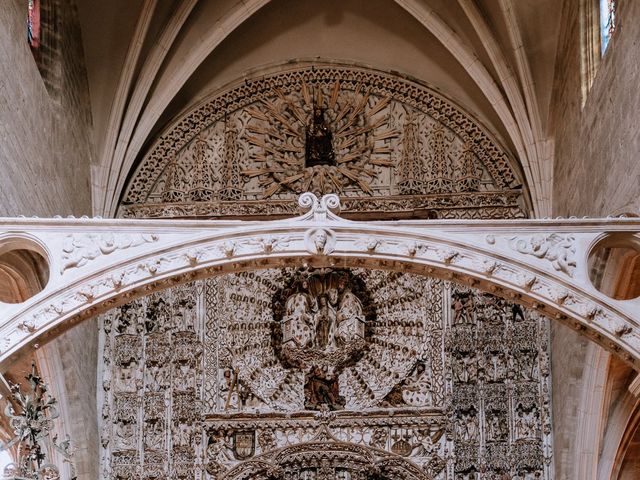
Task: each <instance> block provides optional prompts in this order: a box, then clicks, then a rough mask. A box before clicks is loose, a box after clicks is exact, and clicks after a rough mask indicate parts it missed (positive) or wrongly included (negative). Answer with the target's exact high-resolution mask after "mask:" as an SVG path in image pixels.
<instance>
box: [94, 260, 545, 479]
mask: <svg viewBox="0 0 640 480" xmlns="http://www.w3.org/2000/svg"><path fill="white" fill-rule="evenodd" d="M101 323H102V334H101V344H102V351H103V365H102V375H103V393H104V395H103V402H102V471H103V477H104V478H109V479H120V478H121V479H124V478H127V479H129V478H141V479H142V478H149V479H151V478H154V479H160V478H163V479H164V478H189V479H192V478H193V479H215V478H229V479H241V478H246V479H249V478H250V479H312V478H313V479H334V478H336V479H337V478H340V479H373V478H376V479H381V478H383V479H396V478H403V479H404V478H416V479H429V478H433V479H454V478H455V479H457V478H474V479H476V478H477V479H480V478H487V479H489V478H531V479H533V478H544V479H550V478H551V471H550V469H549V460H550V456H551V443H550V435H551V426H550V418H549V415H550V413H549V412H550V405H549V401H550V400H549V399H550V394H549V390H548V388H549V371H548V354H547V347H548V340H547V321H546V320H545V319H543V318H539V317H538V315H537V314H536V313H535V312H530V311H525V310H522V309H521V308H520V307H518V306H517V305H514V304H511V303H508V302H506V301H504V300H502V299H499V298H496V297H493V296H491V295H486V294H482V293H480V292H477V291H475V290H470V289H467V288H463V287H459V286H457V285H454V284H450V283H448V282H443V281H441V280H437V279H430V278H426V277H421V276H416V275H409V274H402V273H391V272H385V271H378V270H363V269H351V270H349V269H315V270H305V269H298V270H294V269H272V270H263V271H259V272H246V273H239V274H234V275H224V276H220V277H214V278H210V279H207V280H203V281H199V282H196V283H194V284H189V285H185V286H181V287H176V288H174V289H172V290H169V291H165V292H162V293H160V294H154V295H151V296H149V297H146V298H144V299H142V300H138V301H135V302H132V303H130V304H128V305H125V306H123V307H120V308H118V309H115V310H113V311H111V312H109V313H108V314H106V315H104V316H103V317H102V320H101Z"/></svg>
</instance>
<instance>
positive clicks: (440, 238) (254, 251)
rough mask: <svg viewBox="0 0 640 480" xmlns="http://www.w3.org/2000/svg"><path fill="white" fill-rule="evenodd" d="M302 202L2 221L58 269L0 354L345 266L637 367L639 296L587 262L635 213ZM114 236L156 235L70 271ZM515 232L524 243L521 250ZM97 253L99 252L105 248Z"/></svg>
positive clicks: (633, 224) (9, 318) (0, 233)
mask: <svg viewBox="0 0 640 480" xmlns="http://www.w3.org/2000/svg"><path fill="white" fill-rule="evenodd" d="M304 198H307V200H304V202H303V203H304V204H305V206H307V208H310V207H314V208H312V209H310V210H309V212H308V213H306V214H304V215H302V216H300V217H296V218H291V219H285V220H277V221H269V222H257V221H253V222H239V221H220V222H211V221H207V222H202V221H189V220H185V221H182V222H180V223H176V222H166V221H161V220H160V221H151V220H145V221H131V220H102V219H5V220H2V221H0V242H5V241H12V240H11V239H12V238H13V237H12V236H13V235H15V236H18V237H20V239H21V240H20V241H23V240H22V239H23V238H27V237H28V238H32V239H33V240H34V242H37V243H38V245H40V246H42V248H43V249H44V250H46V256H47V259H48V260H49V261H50V271H51V275H50V280H49V283H48V284H47V285H46V287H45V288H44V290H43V291H42V292H40V293H39V294H38V295H36V296H34V297H32V298H30V299H29V300H27V301H26V302H23V303H21V304H11V305H8V304H3V305H0V312H1V314H2V317H1V318H2V322H1V323H0V338H1V339H2V341H0V350H1V352H0V359H1V360H2V361H6V360H8V359H9V357H10V356H11V355H12V354H13V353H15V352H17V351H18V350H19V349H20V348H22V347H24V346H26V345H28V344H30V343H34V342H36V341H37V340H38V338H39V337H41V336H44V335H46V334H47V333H49V332H52V331H54V330H55V331H61V330H64V328H65V326H68V325H72V324H73V323H74V322H77V321H79V320H81V319H83V318H87V317H89V316H94V315H96V314H97V313H99V312H100V311H104V310H107V309H109V308H112V307H113V306H116V305H118V304H122V303H124V302H127V301H129V300H131V299H133V298H136V297H139V296H144V295H148V294H149V293H152V292H153V291H155V290H159V289H165V288H168V287H171V286H174V285H175V284H176V283H182V282H187V281H191V280H194V279H196V278H199V277H207V276H212V275H217V274H222V273H225V272H227V273H230V272H238V271H243V270H248V269H256V268H269V267H279V266H304V265H308V266H313V267H332V266H337V265H341V266H343V267H351V268H357V267H360V268H365V267H366V268H385V269H391V270H399V271H411V272H415V273H422V274H425V275H429V276H435V277H440V278H447V279H451V280H455V281H456V282H458V283H465V284H468V285H472V284H473V285H474V286H475V288H479V289H481V290H485V291H490V292H492V293H494V294H497V295H499V296H505V297H511V298H515V299H517V301H518V302H521V303H522V304H524V305H530V306H534V307H535V308H538V309H539V310H540V311H542V312H544V313H545V314H546V315H548V316H550V317H551V318H556V319H558V320H560V321H563V322H565V323H566V324H567V325H569V326H571V327H572V328H579V329H581V330H582V331H583V333H585V334H587V335H589V336H590V337H591V338H593V339H594V340H595V341H597V342H598V343H600V344H601V345H603V346H604V347H605V348H607V349H609V350H612V351H614V352H615V353H616V354H618V355H620V356H621V357H622V358H623V359H624V360H625V361H627V362H629V363H631V364H632V365H634V366H636V365H638V363H637V362H638V360H639V359H640V336H639V331H638V318H637V312H638V300H637V299H635V300H625V301H621V300H615V299H612V298H610V297H607V296H606V295H604V294H603V293H601V292H599V291H598V290H597V289H596V288H594V287H593V285H592V284H591V282H590V281H589V278H588V267H587V261H588V255H589V252H590V248H591V246H592V245H593V244H594V243H595V242H597V241H599V240H601V239H602V236H603V235H605V234H616V235H622V234H628V235H632V234H636V233H637V232H638V231H640V223H639V222H638V221H637V220H636V219H633V218H617V219H604V220H597V219H594V220H590V219H569V220H502V221H494V220H492V221H485V222H476V221H470V222H469V221H428V222H424V221H395V222H356V221H347V220H343V219H342V218H341V217H339V216H338V215H337V214H336V213H334V212H332V211H331V208H335V207H337V205H338V203H339V202H338V199H337V198H335V197H330V198H326V199H324V204H323V201H322V200H318V199H317V198H315V197H312V196H311V194H310V195H308V196H306V197H304ZM332 198H333V199H332ZM106 232H109V234H110V235H113V238H114V239H136V238H137V239H140V238H148V239H153V238H155V239H156V240H155V241H142V242H140V243H138V242H136V241H132V242H131V243H129V240H127V241H126V242H124V243H119V242H120V241H119V240H115V241H114V242H110V243H109V244H110V245H112V246H113V245H120V246H122V248H116V249H114V250H113V251H110V249H107V250H106V252H109V253H100V254H99V255H95V256H94V255H93V253H91V254H90V255H88V256H87V255H84V254H82V255H79V256H78V257H77V261H75V260H74V267H69V268H62V267H63V266H64V265H69V263H68V262H69V260H70V258H71V257H69V253H70V252H69V251H68V245H69V235H74V236H75V237H81V238H101V236H102V235H104V234H105V233H106ZM514 237H515V238H520V239H524V240H523V242H521V243H523V245H522V246H521V247H522V248H520V250H523V251H522V252H521V251H519V249H518V245H517V243H518V242H515V243H514ZM487 238H491V239H492V242H489V243H488V242H487V241H486V239H487ZM533 238H542V239H547V240H545V241H546V242H547V243H549V242H551V243H552V244H545V242H542V243H541V245H543V247H540V248H542V250H541V249H540V248H538V247H536V246H534V245H533V244H532V242H531V241H530V239H533ZM550 238H556V239H562V242H561V243H558V242H555V243H553V241H550V240H548V239H550ZM569 238H571V239H573V240H572V242H571V244H570V245H571V246H570V247H569V246H568V243H567V239H569ZM134 243H135V246H133V245H134ZM534 243H536V244H537V242H534ZM514 245H516V248H513V247H514ZM39 248H40V247H39ZM91 248H93V247H91ZM95 248H96V249H97V250H91V249H89V250H90V251H91V252H94V253H95V252H96V251H97V252H101V250H100V248H99V246H97V247H95ZM545 249H546V250H545ZM89 250H87V251H89ZM543 250H544V251H545V253H544V254H541V253H540V252H542V251H543ZM74 251H75V250H74ZM78 251H83V250H82V249H79V250H78ZM536 252H537V254H536ZM61 272H64V273H61Z"/></svg>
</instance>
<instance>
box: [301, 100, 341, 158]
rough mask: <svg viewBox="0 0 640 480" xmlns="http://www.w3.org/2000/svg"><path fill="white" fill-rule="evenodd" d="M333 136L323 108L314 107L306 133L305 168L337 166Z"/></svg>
mask: <svg viewBox="0 0 640 480" xmlns="http://www.w3.org/2000/svg"><path fill="white" fill-rule="evenodd" d="M335 164H336V159H335V154H334V152H333V134H332V133H331V129H330V128H329V126H328V125H327V121H326V119H325V112H324V109H323V108H322V107H317V106H316V107H314V109H313V116H312V119H311V122H310V123H309V125H308V127H307V131H306V141H305V166H306V167H315V166H316V165H335Z"/></svg>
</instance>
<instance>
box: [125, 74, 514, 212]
mask: <svg viewBox="0 0 640 480" xmlns="http://www.w3.org/2000/svg"><path fill="white" fill-rule="evenodd" d="M514 165H515V162H514V161H513V159H511V158H510V156H509V154H508V153H507V152H506V151H505V150H504V149H503V148H502V147H501V146H500V145H499V144H498V142H497V141H495V140H494V139H493V138H492V137H491V136H490V135H489V134H488V133H487V132H486V130H485V129H484V128H483V127H482V126H481V125H480V124H479V123H478V122H477V121H476V120H474V119H473V118H472V116H471V115H469V114H468V113H465V112H464V111H462V110H461V109H460V108H459V107H457V106H455V105H454V104H453V103H452V102H450V101H448V100H446V99H445V98H444V97H442V96H441V95H439V94H437V93H436V92H434V91H432V90H430V89H429V88H427V87H425V86H424V85H422V84H419V83H417V82H414V81H410V80H408V79H405V78H403V77H400V76H398V75H391V74H385V73H382V72H378V71H373V70H369V69H364V68H356V67H346V66H338V65H314V66H305V65H300V66H296V67H294V68H292V69H290V70H288V71H286V72H280V73H274V74H268V75H263V76H261V77H259V78H254V79H247V80H246V81H245V82H244V84H242V85H240V86H237V87H236V88H233V89H231V90H229V91H227V92H225V93H222V94H220V95H218V96H216V97H214V98H212V99H209V100H208V101H206V102H205V103H203V104H202V105H200V106H198V107H197V108H195V109H194V110H192V111H191V112H189V113H188V114H186V115H185V116H184V117H183V118H181V119H179V120H178V121H177V122H176V123H175V124H174V125H173V126H172V127H170V128H169V129H168V130H167V131H166V132H165V133H164V134H162V136H161V137H160V138H159V140H158V141H157V142H156V144H155V145H154V146H153V147H152V148H151V150H150V151H149V152H148V153H147V154H146V155H145V157H144V158H143V159H142V161H141V164H140V165H139V167H138V168H137V171H136V172H135V174H134V175H133V177H132V180H131V182H130V183H129V186H128V187H127V191H126V193H125V195H124V197H123V202H122V204H121V209H120V214H121V215H123V216H126V217H181V216H208V217H211V216H215V217H218V216H223V217H224V216H261V215H270V214H280V215H289V214H292V213H294V212H295V210H296V205H295V198H296V196H297V195H299V194H301V193H303V192H305V191H313V192H314V193H316V194H318V195H321V194H324V193H330V192H334V193H339V194H340V195H341V197H343V199H344V201H345V207H346V208H345V209H344V210H343V212H344V213H346V214H347V215H348V214H349V213H350V212H359V213H363V212H365V213H366V212H382V213H386V214H387V215H392V216H393V215H396V216H397V215H399V214H400V213H402V212H404V214H405V215H407V214H416V213H415V212H416V211H420V212H422V214H421V215H423V216H424V215H426V216H429V215H431V216H436V217H440V218H486V217H492V218H504V217H519V216H524V215H525V212H526V208H525V206H524V200H523V192H522V190H521V185H520V181H519V180H518V174H517V173H516V169H515V168H514Z"/></svg>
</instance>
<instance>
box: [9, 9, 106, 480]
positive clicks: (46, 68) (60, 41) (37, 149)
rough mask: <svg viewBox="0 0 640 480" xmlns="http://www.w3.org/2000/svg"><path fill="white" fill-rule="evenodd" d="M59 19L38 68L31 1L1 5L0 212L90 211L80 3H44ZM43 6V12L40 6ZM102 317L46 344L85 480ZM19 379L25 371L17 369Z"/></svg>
mask: <svg viewBox="0 0 640 480" xmlns="http://www.w3.org/2000/svg"><path fill="white" fill-rule="evenodd" d="M45 3H46V4H47V5H46V7H47V9H46V12H43V14H46V15H48V18H49V19H51V18H55V19H56V21H54V23H53V24H52V25H49V26H48V28H47V31H46V32H43V35H48V37H47V38H46V39H44V38H43V40H44V41H45V43H43V45H42V47H41V49H42V51H41V58H40V70H39V69H38V65H37V64H36V61H35V59H34V56H33V55H32V52H31V50H30V48H29V45H28V43H27V30H26V21H27V2H26V1H22V0H6V1H1V2H0V19H1V21H0V216H15V215H39V216H53V215H57V214H61V215H68V214H74V215H83V214H90V213H91V202H90V191H89V164H90V159H91V156H92V149H91V145H90V140H89V138H90V137H89V134H90V129H91V116H90V108H89V98H88V93H89V92H88V86H87V79H86V73H85V66H84V54H83V50H82V42H81V36H80V27H79V24H78V20H77V13H76V7H75V3H74V2H68V1H57V0H51V1H48V2H45ZM43 8H44V6H43ZM96 352H97V330H96V326H95V321H91V322H86V323H83V324H82V325H80V326H78V327H77V328H74V329H73V330H71V331H69V332H68V333H66V334H65V335H63V336H61V337H59V338H58V339H56V340H55V341H54V342H52V343H50V344H48V345H46V346H45V347H44V348H43V355H46V356H47V357H49V358H51V359H57V360H54V361H53V364H56V365H59V366H60V367H61V368H58V369H56V373H58V374H60V375H61V377H60V378H55V379H54V378H48V379H47V381H48V382H50V383H51V384H52V385H56V386H57V390H58V391H55V392H54V395H56V396H57V397H58V398H59V400H60V403H61V406H62V410H63V411H62V414H63V418H64V419H66V420H69V421H68V422H66V423H67V424H66V425H65V426H64V428H65V429H66V431H67V432H68V433H69V434H70V435H71V437H72V439H73V443H74V448H75V449H77V454H76V459H77V461H76V467H77V469H78V473H79V478H81V479H91V480H93V479H95V478H98V471H97V468H96V466H97V448H98V437H97V424H96V409H95V408H96V407H95V392H96V367H95V366H96V355H97V353H96ZM16 373H22V372H16Z"/></svg>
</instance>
